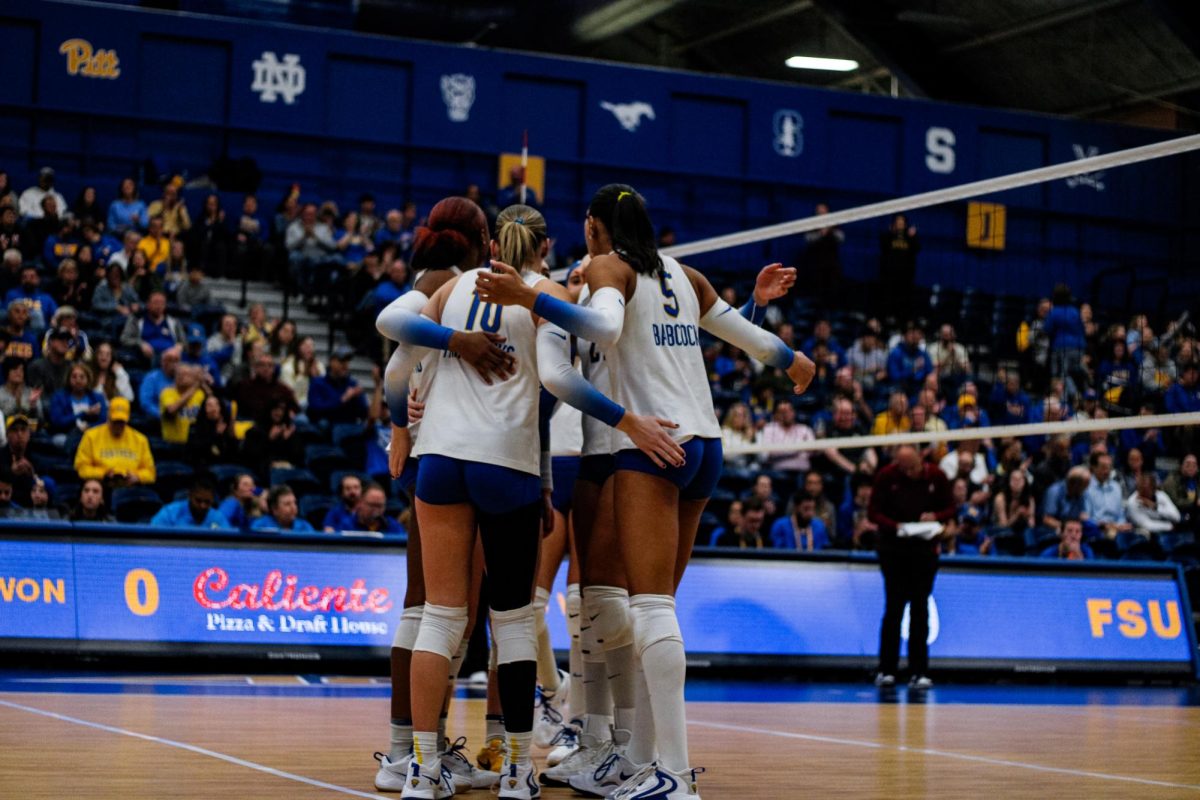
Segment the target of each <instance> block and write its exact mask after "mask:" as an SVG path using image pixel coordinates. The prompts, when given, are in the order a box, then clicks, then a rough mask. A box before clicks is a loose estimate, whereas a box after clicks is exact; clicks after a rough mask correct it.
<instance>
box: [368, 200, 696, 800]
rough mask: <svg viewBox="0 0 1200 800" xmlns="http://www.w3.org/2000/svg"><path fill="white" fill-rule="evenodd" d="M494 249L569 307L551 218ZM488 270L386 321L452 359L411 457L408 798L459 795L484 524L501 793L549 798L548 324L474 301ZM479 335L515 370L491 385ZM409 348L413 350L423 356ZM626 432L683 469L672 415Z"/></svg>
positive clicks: (500, 230) (525, 217) (526, 214)
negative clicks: (536, 692)
mask: <svg viewBox="0 0 1200 800" xmlns="http://www.w3.org/2000/svg"><path fill="white" fill-rule="evenodd" d="M496 240H497V241H496V243H495V244H494V245H493V248H494V250H495V251H496V252H498V253H499V254H502V255H503V256H504V257H505V258H506V259H508V260H510V261H512V262H513V263H516V264H518V265H519V266H520V267H521V270H522V271H521V272H520V273H516V274H518V275H519V279H520V280H522V281H523V282H526V283H527V285H529V286H530V287H533V286H535V285H541V286H542V288H543V289H545V291H547V292H549V293H551V294H554V295H555V296H556V297H560V298H564V302H566V300H567V299H569V298H568V296H567V295H566V292H565V290H564V289H563V288H562V287H560V286H558V285H557V284H554V283H553V282H550V281H546V280H545V279H544V278H542V276H541V275H540V274H539V267H540V263H541V260H542V258H543V257H544V255H545V250H546V247H547V237H546V228H545V221H544V219H542V217H541V214H540V213H538V212H537V211H535V210H534V209H532V208H529V207H526V206H511V207H509V208H507V209H505V210H504V211H503V212H501V215H500V217H499V218H498V219H497V230H496ZM482 274H484V271H483V270H472V271H469V272H466V273H464V274H463V275H462V276H459V277H457V278H454V279H452V280H450V281H448V282H447V283H446V284H445V285H443V286H442V287H441V288H440V289H439V290H438V291H437V292H436V293H435V294H434V295H433V297H432V298H431V299H430V301H429V302H428V303H427V304H426V306H425V308H424V309H423V312H422V314H421V315H417V314H414V313H412V312H411V311H409V310H407V309H404V308H395V307H394V306H393V307H389V308H388V309H385V311H384V312H383V313H381V314H380V317H379V319H378V320H377V323H376V324H377V327H378V328H379V330H380V332H381V333H383V334H384V335H385V336H388V337H389V338H392V339H394V340H396V341H399V342H401V343H404V344H407V345H412V346H420V347H431V348H434V349H437V350H442V351H444V352H443V353H442V354H441V359H440V363H439V366H438V370H437V372H438V375H437V380H436V381H435V382H434V383H433V385H432V387H431V388H430V393H429V396H428V399H427V408H426V411H425V418H424V419H423V421H422V435H421V438H420V439H419V440H418V442H417V444H416V447H415V448H414V450H413V452H414V453H415V454H419V455H420V456H421V458H420V461H419V465H418V472H417V487H416V494H417V502H416V510H417V516H418V519H419V520H420V526H421V529H422V532H423V545H424V547H423V552H422V555H423V571H424V576H425V586H426V603H425V610H424V614H423V616H422V619H421V624H420V629H419V632H418V635H417V640H416V643H415V645H414V650H413V658H412V691H413V703H412V705H413V728H414V732H413V758H412V760H411V761H410V763H409V771H408V775H407V780H406V786H405V788H404V792H403V797H405V798H442V797H448V796H450V794H452V792H453V788H452V787H451V785H450V783H449V777H448V775H447V773H446V772H445V771H444V769H443V767H442V764H441V758H440V755H439V753H438V742H437V733H436V731H435V727H436V723H437V714H438V711H439V709H440V706H441V703H440V700H441V694H440V692H439V687H441V688H443V689H444V676H445V674H446V668H447V665H448V662H449V660H450V659H451V658H452V656H453V654H454V652H455V651H456V650H457V648H458V646H459V643H460V642H461V641H462V637H463V634H464V632H465V629H466V624H467V608H466V600H467V591H468V583H469V578H470V569H469V566H468V565H469V562H470V556H471V550H472V547H473V544H474V541H475V536H476V527H478V531H479V538H480V539H481V540H482V543H483V550H484V558H485V563H486V565H487V571H488V576H489V597H490V600H491V604H492V607H491V618H492V633H493V637H494V639H495V641H496V648H497V653H498V673H499V690H500V701H501V705H502V707H503V711H504V718H505V729H506V738H507V754H506V758H505V762H504V765H503V770H502V772H501V777H500V782H499V787H498V788H499V795H500V796H501V797H510V798H521V800H530V798H533V797H538V796H539V795H540V787H539V785H538V783H537V780H536V777H535V776H536V770H535V768H534V766H533V763H532V761H531V759H530V746H531V744H532V737H533V733H532V728H533V687H534V682H535V678H536V669H537V667H536V635H535V630H534V610H533V603H532V597H533V591H534V580H535V576H536V567H537V559H538V546H539V542H540V539H541V529H542V519H543V514H542V509H543V502H542V501H543V498H544V499H545V501H546V506H547V507H548V505H549V503H548V500H549V468H550V465H549V463H548V459H546V458H543V457H542V450H541V447H540V445H539V440H540V438H541V437H540V436H539V414H538V407H539V403H538V391H539V382H538V370H537V359H536V348H535V343H534V337H535V332H536V327H537V326H538V325H539V324H540V320H539V319H538V318H537V317H536V316H535V315H533V314H525V313H512V312H510V313H508V314H504V313H503V311H504V309H503V308H502V307H500V306H498V305H493V304H490V303H486V302H483V301H482V299H481V298H480V297H479V296H478V294H477V293H476V292H475V286H476V284H477V282H478V279H479V277H480V276H481V275H482ZM442 322H445V323H447V325H443V324H441V323H442ZM476 328H479V329H481V330H483V331H486V332H490V333H493V334H495V335H497V336H498V337H501V341H503V346H504V348H505V350H506V351H507V352H509V353H511V354H512V355H513V357H514V358H515V374H514V375H513V376H512V377H511V378H509V379H508V380H505V381H502V382H500V383H492V382H489V381H486V380H480V378H479V376H478V375H477V374H476V373H475V372H474V371H473V370H471V369H469V368H468V367H467V366H465V365H464V364H463V363H462V361H461V359H459V358H458V357H457V356H456V354H455V353H454V352H453V349H452V347H453V341H454V338H455V336H456V335H458V334H461V333H462V332H464V331H467V332H469V331H474V330H475V329H476ZM563 338H564V339H565V334H563ZM399 349H400V350H401V351H405V350H409V351H412V353H415V349H414V348H411V347H410V348H404V347H401V348H399ZM412 361H413V355H412V354H411V353H410V354H409V355H406V356H402V357H401V358H400V360H399V361H398V365H397V368H396V369H395V370H394V371H393V372H394V373H395V374H394V375H392V376H389V377H390V378H391V379H395V380H400V379H402V378H403V377H404V376H405V372H406V370H410V369H411V366H409V365H411V363H412ZM621 423H622V430H624V431H626V432H627V434H628V435H629V436H630V437H631V441H635V442H638V444H639V445H641V446H644V447H645V448H646V449H647V451H648V452H650V453H652V454H653V457H654V458H655V460H656V461H658V462H659V463H663V462H664V461H669V462H671V463H679V461H680V455H681V453H682V450H681V449H680V448H679V447H678V445H676V444H675V443H674V442H673V441H672V440H671V438H670V437H669V436H667V435H666V434H665V433H664V432H663V430H662V427H661V424H662V422H661V421H660V420H656V419H652V418H647V417H641V416H640V415H637V414H623V419H622V420H621ZM405 446H406V441H405V440H404V437H403V436H397V437H394V439H393V443H392V447H393V448H403V447H405ZM539 475H540V476H541V479H540V480H539ZM546 521H547V522H549V521H550V519H549V516H548V515H547V516H546ZM548 527H549V526H548V525H547V528H548Z"/></svg>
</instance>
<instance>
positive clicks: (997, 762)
mask: <svg viewBox="0 0 1200 800" xmlns="http://www.w3.org/2000/svg"><path fill="white" fill-rule="evenodd" d="M688 724H689V725H696V726H698V727H701V728H713V729H715V730H724V731H733V732H735V733H752V734H760V735H763V736H779V737H782V738H785V739H801V740H804V741H809V742H819V743H821V744H837V745H845V746H848V747H861V748H865V749H869V750H893V751H896V752H899V753H916V754H917V755H924V756H937V757H940V758H949V759H954V760H957V761H968V762H971V763H976V764H986V765H988V766H993V767H1015V768H1018V769H1027V770H1032V771H1035V772H1050V773H1055V774H1058V775H1067V776H1070V777H1073V778H1094V779H1097V780H1106V781H1117V782H1119V783H1136V784H1139V785H1142V786H1161V787H1164V788H1169V789H1188V790H1191V791H1200V785H1198V784H1191V783H1172V782H1171V781H1161V780H1155V779H1153V778H1138V777H1135V776H1132V775H1113V774H1111V773H1106V772H1091V771H1088V770H1081V769H1071V768H1069V767H1051V766H1048V765H1045V764H1033V763H1030V762H1027V761H1011V760H1008V759H1004V758H993V757H991V756H976V755H971V754H970V753H956V752H954V751H953V750H937V749H934V748H929V747H909V746H908V745H895V744H884V743H883V742H873V741H870V740H869V739H845V738H841V737H837V736H821V735H819V734H813V733H793V732H791V731H778V730H774V729H772V728H753V727H750V726H747V725H730V724H728V723H725V722H706V721H703V720H694V719H689V720H688Z"/></svg>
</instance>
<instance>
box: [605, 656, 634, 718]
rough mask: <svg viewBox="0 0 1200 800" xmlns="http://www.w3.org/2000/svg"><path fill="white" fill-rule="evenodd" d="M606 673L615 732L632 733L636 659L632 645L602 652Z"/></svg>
mask: <svg viewBox="0 0 1200 800" xmlns="http://www.w3.org/2000/svg"><path fill="white" fill-rule="evenodd" d="M604 660H605V662H606V665H607V668H608V669H607V672H608V690H609V692H610V693H611V694H612V702H613V725H614V726H616V728H617V730H621V731H627V732H632V731H633V727H634V715H635V713H636V712H635V709H636V708H637V690H636V689H635V688H634V687H635V684H636V683H637V657H636V656H635V655H634V653H633V645H631V644H627V645H625V646H623V647H616V648H613V649H612V650H606V651H605V652H604Z"/></svg>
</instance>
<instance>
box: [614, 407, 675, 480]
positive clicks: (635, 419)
mask: <svg viewBox="0 0 1200 800" xmlns="http://www.w3.org/2000/svg"><path fill="white" fill-rule="evenodd" d="M678 427H679V424H678V423H675V422H671V421H670V420H669V419H659V418H658V417H644V416H642V415H641V414H634V413H633V412H631V411H627V412H625V416H623V417H621V421H620V422H618V423H617V430H619V431H621V432H622V433H624V434H625V435H626V436H628V437H629V438H630V439H632V440H633V443H634V444H635V445H637V448H638V449H639V450H641V451H642V452H643V453H645V454H646V455H647V456H649V457H650V460H651V461H653V462H654V465H655V466H656V467H659V468H660V469H666V468H667V467H668V466H671V467H682V466H683V462H684V457H683V448H682V447H680V446H679V443H678V442H676V441H675V440H674V439H672V438H671V435H670V434H669V433H667V430H668V429H674V428H678Z"/></svg>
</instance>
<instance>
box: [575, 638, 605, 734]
mask: <svg viewBox="0 0 1200 800" xmlns="http://www.w3.org/2000/svg"><path fill="white" fill-rule="evenodd" d="M580 648H581V650H582V652H583V694H584V709H585V713H584V718H585V721H587V720H593V719H597V718H604V717H608V716H610V715H611V713H612V699H611V698H610V696H609V691H608V667H607V666H606V665H605V663H604V653H603V651H601V650H600V646H599V645H598V644H597V642H596V633H595V631H594V630H593V629H592V628H590V627H586V626H585V627H583V628H582V629H581V630H580ZM584 732H585V737H586V736H587V726H586V725H585V727H584ZM584 741H585V743H589V740H588V739H587V738H585V740H584ZM595 744H596V743H595V742H594V741H592V742H590V743H589V746H595Z"/></svg>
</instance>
